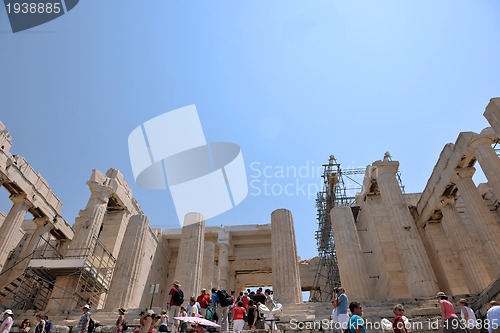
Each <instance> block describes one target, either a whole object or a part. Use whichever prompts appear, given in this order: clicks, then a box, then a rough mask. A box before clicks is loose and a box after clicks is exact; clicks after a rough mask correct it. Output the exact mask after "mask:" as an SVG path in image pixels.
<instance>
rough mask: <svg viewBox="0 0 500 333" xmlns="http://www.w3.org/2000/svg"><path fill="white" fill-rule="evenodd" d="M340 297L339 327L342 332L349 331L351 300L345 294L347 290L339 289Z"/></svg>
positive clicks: (338, 305)
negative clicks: (348, 310)
mask: <svg viewBox="0 0 500 333" xmlns="http://www.w3.org/2000/svg"><path fill="white" fill-rule="evenodd" d="M337 291H338V294H339V295H338V297H337V318H338V323H339V327H340V329H341V330H342V331H345V330H346V329H347V323H348V321H349V315H348V314H347V308H348V307H349V298H348V297H347V295H346V294H345V289H344V288H343V287H338V288H337Z"/></svg>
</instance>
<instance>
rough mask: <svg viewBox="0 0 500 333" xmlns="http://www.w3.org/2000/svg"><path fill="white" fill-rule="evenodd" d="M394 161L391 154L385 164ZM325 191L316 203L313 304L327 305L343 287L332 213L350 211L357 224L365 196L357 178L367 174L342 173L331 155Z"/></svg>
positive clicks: (398, 176) (362, 171)
mask: <svg viewBox="0 0 500 333" xmlns="http://www.w3.org/2000/svg"><path fill="white" fill-rule="evenodd" d="M386 159H387V160H389V161H392V156H391V155H390V153H389V152H386V153H385V156H384V160H386ZM323 168H324V171H323V175H322V176H321V177H322V178H323V190H322V191H321V192H318V195H317V199H316V209H317V217H316V218H317V220H318V230H317V231H316V242H317V246H318V257H319V265H318V270H317V272H316V276H315V278H314V284H313V288H312V290H311V293H310V298H309V301H311V302H326V301H330V300H331V299H332V297H334V294H335V293H334V290H335V288H336V287H338V286H340V274H339V269H338V264H337V252H336V251H335V241H334V235H333V231H332V222H331V220H330V211H331V210H332V208H334V207H337V206H347V207H350V208H351V210H352V213H353V216H354V220H355V221H356V220H357V216H358V214H359V211H360V207H359V206H357V205H356V192H361V189H362V187H363V185H362V180H360V181H358V180H356V179H355V176H356V175H363V176H361V177H364V174H365V171H366V170H365V168H353V169H342V168H341V166H340V164H339V163H337V160H336V159H335V157H334V156H333V155H330V158H329V161H328V164H323ZM396 179H397V181H398V183H399V186H400V188H401V191H402V192H403V193H405V190H404V185H403V182H402V181H401V173H400V172H399V171H398V172H397V173H396Z"/></svg>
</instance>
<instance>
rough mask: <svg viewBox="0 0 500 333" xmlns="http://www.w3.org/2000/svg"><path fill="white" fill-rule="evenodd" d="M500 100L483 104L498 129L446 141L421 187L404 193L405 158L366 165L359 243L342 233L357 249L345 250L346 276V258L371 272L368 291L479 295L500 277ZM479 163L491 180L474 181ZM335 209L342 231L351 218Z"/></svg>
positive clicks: (355, 229) (373, 294)
mask: <svg viewBox="0 0 500 333" xmlns="http://www.w3.org/2000/svg"><path fill="white" fill-rule="evenodd" d="M499 105H500V99H498V98H496V99H492V100H491V101H490V104H489V105H488V107H487V108H486V112H485V116H486V118H487V119H488V120H489V121H490V124H491V125H492V126H493V129H494V130H493V129H491V128H486V129H484V130H483V131H481V133H479V134H478V133H474V132H462V133H460V134H459V135H458V138H457V140H456V142H455V143H454V144H451V143H450V144H447V145H446V146H445V147H444V149H443V151H442V153H441V154H440V156H439V158H438V161H437V163H436V166H435V167H434V169H433V172H432V174H431V175H430V177H429V181H428V182H427V185H426V187H425V190H424V191H423V192H422V193H421V194H419V193H413V194H404V195H402V194H401V192H400V190H399V189H398V186H397V180H396V171H397V168H398V166H399V163H397V162H395V161H392V160H390V159H389V158H388V156H389V157H390V155H388V154H386V157H384V160H383V161H376V162H374V163H373V164H372V165H371V166H369V167H367V171H366V173H365V180H364V183H363V192H362V193H360V194H359V195H358V197H357V200H356V205H358V206H359V207H360V213H359V216H358V220H357V221H356V222H355V224H353V225H350V226H349V228H350V229H351V230H350V232H351V233H352V234H353V235H356V237H355V238H356V239H358V240H359V247H360V248H361V250H360V251H358V250H355V248H354V247H352V244H346V243H345V242H343V241H342V240H339V239H336V244H337V246H340V247H345V248H350V249H351V252H352V251H354V252H357V254H356V255H355V256H354V257H353V255H352V253H351V254H350V257H345V258H343V257H342V256H340V255H339V259H338V260H339V267H343V270H344V271H345V272H342V271H341V278H342V279H344V280H345V279H350V278H351V276H352V275H350V274H349V269H350V268H349V266H348V263H347V262H344V261H354V262H360V263H362V266H363V268H364V269H365V270H366V273H363V272H361V271H359V272H361V274H365V275H366V276H362V277H360V278H363V279H364V278H368V279H369V281H368V282H367V286H368V288H367V290H368V292H369V296H368V298H374V299H377V298H381V297H383V298H385V297H388V298H408V297H412V298H413V297H416V298H422V297H423V298H425V297H431V296H433V295H435V293H436V292H437V291H438V290H439V291H444V292H446V293H447V294H451V295H464V294H469V295H478V294H479V293H480V292H481V291H483V290H484V288H486V287H487V286H488V285H491V284H492V283H493V282H494V281H496V280H497V279H499V278H500V267H499V263H500V245H499V243H498V241H495V239H496V240H498V237H500V215H499V213H498V207H499V204H498V199H497V198H499V197H500V159H499V158H498V156H497V154H496V152H495V151H494V150H493V148H492V145H493V144H494V143H496V142H498V141H499V135H500V129H499V128H500V127H499V126H498V124H499V123H500V122H499V121H498V119H500V107H499ZM476 162H479V163H476ZM476 167H480V168H481V169H482V171H483V172H484V174H485V175H486V178H487V179H488V183H487V184H481V185H479V186H476V185H475V184H474V182H473V181H472V176H473V175H474V172H475V171H476ZM334 216H335V217H337V218H341V217H342V215H341V214H340V215H339V214H336V215H334V214H333V210H332V224H333V225H332V228H333V230H334V235H337V237H338V233H337V232H336V231H335V230H336V228H339V227H340V226H341V227H342V228H345V227H346V226H348V224H346V223H345V221H340V220H335V219H334ZM353 239H354V238H353ZM349 246H350V247H349ZM337 252H338V251H337ZM359 272H358V273H359ZM353 275H355V274H353ZM342 276H344V277H342ZM352 278H353V279H355V281H349V282H348V283H347V284H353V285H355V284H356V281H357V279H358V277H356V276H352ZM419 279H420V281H419ZM358 282H359V281H358ZM361 285H362V284H361ZM363 292H364V291H363ZM348 293H349V291H348ZM491 293H493V291H491ZM351 294H352V293H351ZM353 296H354V298H358V299H363V297H362V296H360V295H356V294H355V293H354V295H353Z"/></svg>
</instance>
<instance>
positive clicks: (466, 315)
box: [458, 298, 477, 332]
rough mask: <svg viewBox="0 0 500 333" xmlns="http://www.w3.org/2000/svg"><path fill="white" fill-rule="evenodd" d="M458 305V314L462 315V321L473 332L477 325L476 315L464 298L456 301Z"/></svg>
mask: <svg viewBox="0 0 500 333" xmlns="http://www.w3.org/2000/svg"><path fill="white" fill-rule="evenodd" d="M458 305H460V316H461V317H462V322H463V323H464V324H465V326H466V327H467V328H468V329H469V330H471V331H472V332H475V331H476V327H477V320H476V315H475V314H474V311H472V309H471V308H470V307H469V303H467V300H466V299H465V298H461V299H460V301H458Z"/></svg>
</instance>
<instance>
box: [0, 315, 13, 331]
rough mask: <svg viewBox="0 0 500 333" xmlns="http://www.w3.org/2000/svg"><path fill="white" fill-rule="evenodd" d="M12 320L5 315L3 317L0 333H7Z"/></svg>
mask: <svg viewBox="0 0 500 333" xmlns="http://www.w3.org/2000/svg"><path fill="white" fill-rule="evenodd" d="M13 322H14V320H13V319H12V317H11V316H7V318H5V319H4V321H3V323H2V326H0V333H9V331H10V328H11V327H12V323H13Z"/></svg>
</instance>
